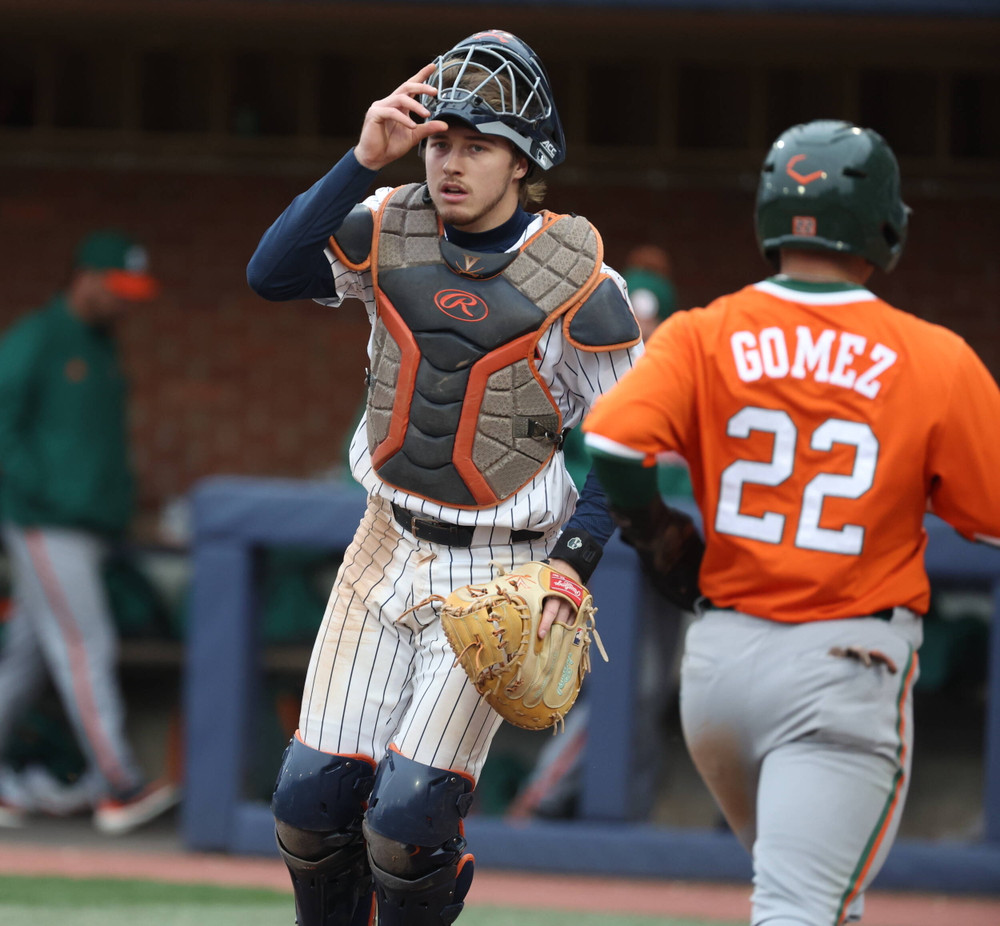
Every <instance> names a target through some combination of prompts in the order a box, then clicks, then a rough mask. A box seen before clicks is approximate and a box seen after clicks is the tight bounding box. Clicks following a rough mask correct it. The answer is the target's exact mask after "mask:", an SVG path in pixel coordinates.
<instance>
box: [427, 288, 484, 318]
mask: <svg viewBox="0 0 1000 926" xmlns="http://www.w3.org/2000/svg"><path fill="white" fill-rule="evenodd" d="M434 305H436V306H437V307H438V308H439V309H440V310H441V311H442V312H444V314H445V315H447V316H448V317H449V318H455V319H458V321H460V322H481V321H482V320H483V319H484V318H486V316H487V315H489V314H490V308H489V306H488V305H487V304H486V303H485V302H483V300H482V299H480V298H479V297H478V296H476V295H474V294H473V293H467V292H466V291H465V290H464V289H442V290H440V291H439V292H437V293H435V294H434Z"/></svg>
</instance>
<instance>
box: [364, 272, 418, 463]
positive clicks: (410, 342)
mask: <svg viewBox="0 0 1000 926" xmlns="http://www.w3.org/2000/svg"><path fill="white" fill-rule="evenodd" d="M376 302H377V304H378V307H379V317H380V318H381V319H382V323H383V324H384V325H385V327H386V330H387V331H388V332H389V334H390V335H392V337H393V340H395V342H396V344H397V345H398V346H399V353H400V362H399V374H398V376H397V377H396V398H395V400H394V401H393V403H392V418H391V419H390V421H389V433H388V434H387V435H386V437H385V439H384V440H383V441H382V442H381V443H380V444H379V445H378V446H377V447H376V448H375V449H374V451H373V452H372V465H373V466H374V467H375V469H376V470H377V469H378V468H379V467H380V466H381V465H382V464H383V463H384V462H385V461H386V460H387V459H388V458H389V457H391V456H392V455H393V454H394V453H396V451H398V450H399V449H400V447H402V446H403V441H404V440H405V439H406V429H407V427H408V426H409V423H410V405H411V404H412V402H413V396H414V395H415V394H416V384H417V369H418V368H419V366H420V348H419V347H418V346H417V341H416V338H414V337H413V332H412V331H410V329H409V328H408V327H407V325H406V323H405V322H404V321H403V319H402V318H401V317H400V315H399V313H398V312H397V311H396V309H395V307H394V306H393V304H392V303H391V302H390V301H389V299H388V297H387V296H386V295H385V293H383V292H381V291H380V292H378V296H377V299H376Z"/></svg>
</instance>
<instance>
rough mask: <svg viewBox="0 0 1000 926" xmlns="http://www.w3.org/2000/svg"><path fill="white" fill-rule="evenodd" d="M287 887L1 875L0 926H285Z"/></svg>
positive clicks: (629, 920) (618, 918)
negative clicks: (269, 889)
mask: <svg viewBox="0 0 1000 926" xmlns="http://www.w3.org/2000/svg"><path fill="white" fill-rule="evenodd" d="M293 923H294V913H293V908H292V898H291V895H290V894H288V893H282V892H278V891H268V890H259V889H249V888H229V887H215V886H211V885H200V884H160V883H156V882H151V881H126V880H112V879H101V880H96V879H94V880H82V879H81V880H77V879H71V878H35V877H26V876H9V875H8V876H3V875H0V926H292V924H293ZM459 923H460V926H725V924H723V923H721V922H720V921H718V920H678V919H666V918H661V917H655V916H625V915H610V914H606V913H572V912H559V911H554V910H541V911H531V910H522V909H514V908H501V907H485V906H484V907H477V906H475V905H470V906H468V907H466V909H465V911H464V912H463V914H462V917H461V919H460V920H459Z"/></svg>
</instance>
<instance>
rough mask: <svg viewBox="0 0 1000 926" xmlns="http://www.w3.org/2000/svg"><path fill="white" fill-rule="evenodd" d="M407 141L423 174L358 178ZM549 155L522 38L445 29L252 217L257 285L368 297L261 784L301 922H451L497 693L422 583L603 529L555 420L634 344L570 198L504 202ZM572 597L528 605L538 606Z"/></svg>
mask: <svg viewBox="0 0 1000 926" xmlns="http://www.w3.org/2000/svg"><path fill="white" fill-rule="evenodd" d="M414 147H418V148H419V150H420V151H421V153H422V156H423V158H424V162H425V171H426V182H425V183H413V184H409V185H406V186H402V187H398V188H396V189H390V188H388V187H382V188H379V189H377V190H376V191H375V193H374V194H372V195H370V196H368V197H365V193H366V191H367V190H368V188H369V187H370V186H371V184H372V181H373V180H374V179H375V177H376V173H377V171H378V170H379V169H381V168H382V167H384V166H385V165H387V164H388V163H390V162H391V161H393V160H395V159H397V158H399V157H401V156H402V155H404V154H407V153H409V152H410V151H411V150H413V149H414ZM564 154H565V142H564V139H563V134H562V128H561V126H560V123H559V118H558V115H557V113H556V109H555V106H554V104H553V102H552V97H551V90H550V87H549V82H548V77H547V76H546V73H545V69H544V67H543V66H542V63H541V61H540V60H539V59H538V58H537V57H536V56H535V54H534V52H533V51H532V50H531V49H530V48H529V47H528V46H527V45H526V44H525V43H524V42H522V41H520V40H519V39H518V38H517V37H515V36H513V35H511V34H510V33H507V32H500V31H492V32H482V33H477V34H476V35H473V36H470V37H469V38H468V39H465V40H463V41H462V42H459V43H458V45H456V46H455V47H454V48H453V49H451V50H450V51H448V52H447V53H446V54H445V55H443V56H442V57H441V58H439V59H438V60H437V61H436V62H435V63H434V64H430V65H428V66H426V67H424V68H422V69H421V70H420V71H419V72H417V74H415V75H414V76H413V77H412V78H411V79H410V80H408V81H405V82H404V83H403V84H401V85H400V86H399V87H398V88H397V89H396V90H395V91H394V92H393V93H391V94H390V95H389V96H388V97H386V98H384V99H382V100H378V101H376V102H375V103H373V104H372V105H371V106H370V107H369V110H368V113H367V115H366V118H365V123H364V126H363V127H362V130H361V136H360V138H359V141H358V144H357V145H356V146H355V147H354V149H352V151H350V152H348V154H347V155H345V157H344V158H342V159H341V161H340V162H339V163H338V164H337V165H335V166H334V168H333V169H332V170H331V171H330V172H329V173H328V174H327V175H326V176H325V177H323V178H322V179H320V180H319V181H318V182H317V183H316V184H315V185H314V186H313V187H312V188H311V189H310V190H308V191H307V192H306V193H303V194H302V195H301V196H299V197H297V198H296V200H295V201H294V202H293V203H292V204H291V205H290V206H289V207H288V209H286V210H285V212H284V213H283V214H282V215H281V216H280V217H279V218H278V220H277V221H276V222H275V223H274V225H272V227H271V228H270V229H269V230H268V231H267V232H266V233H265V235H264V237H263V238H262V240H261V242H260V245H259V246H258V248H257V251H256V252H255V254H254V256H253V259H252V260H251V262H250V266H249V267H248V278H249V280H250V283H251V285H252V286H253V288H254V289H255V290H256V291H257V292H258V293H260V294H261V295H263V296H266V297H267V298H270V299H297V298H313V299H316V300H317V301H320V302H323V303H325V304H328V305H331V306H337V305H339V304H340V302H341V301H342V300H343V299H345V298H348V297H353V298H356V299H359V300H361V301H363V302H364V304H365V307H366V309H367V311H368V317H369V320H370V321H371V324H372V338H371V341H370V344H369V361H370V373H369V388H368V395H367V403H366V410H365V415H364V417H363V420H362V422H361V424H360V426H359V428H358V431H357V433H356V434H355V437H354V440H353V442H352V445H351V450H350V459H351V470H352V473H353V475H354V478H355V479H356V480H357V481H358V482H360V483H361V484H362V485H363V486H364V487H365V488H366V489H367V490H368V494H369V497H368V509H367V512H366V514H365V516H364V519H363V520H362V522H361V525H360V527H359V528H358V532H357V534H356V536H355V540H354V542H353V543H352V544H351V546H350V547H349V549H348V550H347V551H346V553H345V555H344V562H343V566H342V567H341V570H340V573H339V575H338V577H337V582H336V585H335V587H334V590H333V593H332V594H331V597H330V604H329V607H328V608H327V613H326V615H325V617H324V619H323V623H322V626H321V627H320V630H319V634H318V636H317V639H316V645H315V647H314V649H313V655H312V660H311V662H310V666H309V671H308V674H307V677H306V683H305V691H304V695H303V700H302V711H301V715H300V719H299V730H298V733H297V734H296V736H295V738H294V739H293V741H292V743H291V744H290V746H289V748H288V750H287V751H286V753H285V757H284V759H283V761H282V766H281V770H280V772H279V776H278V782H277V785H276V787H275V793H274V800H273V801H272V810H273V811H274V816H275V824H276V831H277V838H278V846H279V850H280V851H281V855H282V858H283V859H284V860H285V863H286V865H287V866H288V869H289V872H290V873H291V877H292V884H293V887H294V890H295V901H296V912H297V915H298V922H299V924H300V926H365V924H368V923H369V922H370V920H371V917H372V916H373V913H374V910H373V903H372V900H373V888H374V893H375V894H377V909H378V921H379V924H380V926H447V924H449V923H451V922H453V921H454V919H455V918H456V917H457V916H458V915H459V913H460V911H461V910H462V905H463V898H464V897H465V894H466V892H467V891H468V889H469V884H470V882H471V879H472V872H473V865H472V856H471V854H469V853H468V852H467V851H466V842H465V839H464V837H463V835H462V819H463V817H464V816H465V814H466V813H467V811H468V809H469V805H470V804H471V802H472V799H473V788H474V786H475V782H476V779H477V778H478V777H479V774H480V771H481V770H482V767H483V764H484V762H485V761H486V755H487V752H488V750H489V746H490V742H491V740H492V738H493V736H494V734H495V733H496V731H497V729H498V727H499V725H500V723H501V719H500V716H499V715H498V714H497V713H495V712H494V711H493V709H492V708H491V707H490V706H489V705H488V704H487V703H486V702H485V701H484V700H483V699H482V698H481V697H480V695H479V693H478V692H477V691H476V689H475V687H474V686H473V685H472V683H471V682H470V681H469V678H468V677H467V676H466V674H465V672H464V670H463V669H462V668H461V667H460V666H457V667H456V666H455V661H454V654H453V653H452V651H451V648H450V647H449V644H448V642H447V638H446V637H445V634H444V631H443V630H442V628H441V622H440V620H439V618H438V611H437V608H438V605H437V604H436V603H435V601H434V598H435V596H437V597H439V598H440V596H447V595H448V593H449V592H450V591H451V590H452V589H454V588H456V587H458V586H461V585H465V584H466V583H471V584H475V585H483V584H485V583H486V582H488V581H489V580H491V579H492V578H493V577H494V572H495V567H494V563H496V564H499V565H500V566H501V567H503V568H504V569H505V570H511V569H513V568H514V567H515V566H517V565H519V564H523V563H526V562H529V561H531V560H538V559H543V558H546V557H548V558H549V562H550V564H551V565H552V567H553V568H555V569H558V570H560V572H562V573H565V574H566V575H569V576H570V577H571V578H572V579H574V580H581V581H586V580H587V579H588V578H589V576H590V573H591V572H592V570H593V568H594V567H595V566H596V564H597V559H598V557H599V554H600V550H601V546H602V544H603V542H604V541H606V540H607V538H608V537H609V536H610V535H611V532H612V531H613V530H614V524H613V522H612V520H611V517H610V515H609V514H608V511H607V506H606V502H605V499H604V494H603V492H602V491H601V490H600V487H599V486H598V485H597V483H596V481H591V483H589V487H588V484H585V485H584V487H583V490H582V491H581V493H580V496H579V499H578V498H577V491H576V489H575V487H574V485H573V481H572V479H571V478H570V475H569V473H568V471H567V469H566V465H565V462H564V460H563V453H562V451H561V446H562V433H563V431H564V429H566V428H572V427H574V426H575V425H577V424H578V423H579V422H580V421H581V420H582V418H583V415H584V414H585V413H586V411H587V410H588V409H589V407H590V406H591V405H592V403H593V400H594V398H595V397H596V395H598V394H599V393H600V392H602V391H604V390H605V389H608V388H610V387H611V386H612V385H614V383H615V382H616V381H617V379H618V377H619V375H621V374H623V373H624V372H625V371H626V370H628V369H630V368H631V366H632V363H633V360H634V359H635V358H636V357H637V356H638V354H639V353H640V352H641V343H640V334H639V326H638V323H637V322H636V320H635V317H634V315H633V314H632V311H631V307H630V305H629V303H628V300H627V298H626V296H625V294H624V285H623V283H622V281H621V278H620V277H619V276H618V275H617V274H615V273H614V271H612V270H610V269H609V268H608V267H606V266H605V265H604V262H603V259H602V254H603V247H602V245H601V241H600V237H599V236H598V234H597V232H596V229H594V228H593V226H592V225H591V224H590V223H589V222H588V221H587V220H586V219H584V218H582V217H580V216H557V215H553V214H552V213H549V212H541V213H534V212H529V211H527V210H526V209H525V206H526V205H528V204H529V203H531V202H535V201H537V198H538V195H539V193H540V190H539V188H538V184H537V183H536V180H537V179H538V178H537V171H540V170H547V169H548V168H550V167H552V166H554V165H556V164H558V163H559V162H560V161H561V160H562V159H563V156H564ZM560 609H566V610H567V611H568V609H569V606H568V604H566V602H563V601H559V600H557V599H549V601H547V602H546V603H545V604H544V611H543V615H544V616H543V621H542V627H541V628H540V631H539V633H544V632H545V628H546V622H548V626H551V621H552V620H553V619H556V618H557V617H558V616H559V611H560Z"/></svg>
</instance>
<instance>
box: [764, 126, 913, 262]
mask: <svg viewBox="0 0 1000 926" xmlns="http://www.w3.org/2000/svg"><path fill="white" fill-rule="evenodd" d="M909 213H910V209H909V207H908V206H906V204H905V203H904V202H903V200H902V199H901V198H900V191H899V165H898V164H897V163H896V157H895V155H894V154H893V153H892V149H891V148H890V147H889V145H888V144H886V142H885V139H883V138H882V136H881V135H879V134H878V133H877V132H874V131H872V130H871V129H863V128H860V127H859V126H856V125H852V124H851V123H849V122H839V121H834V120H829V119H823V120H818V121H816V122H809V123H806V124H805V125H796V126H793V127H792V128H790V129H788V130H787V131H785V132H783V133H782V134H781V135H780V136H779V137H778V139H777V141H775V143H774V144H773V145H772V146H771V150H770V151H769V152H768V154H767V157H766V158H765V159H764V166H763V169H762V170H761V175H760V185H759V186H758V188H757V215H756V218H757V242H758V244H759V246H760V249H761V252H762V253H763V254H764V256H765V257H766V258H768V259H769V260H770V261H772V262H774V263H776V261H777V256H778V248H802V249H807V250H828V251H838V252H841V253H846V254H858V255H860V256H861V257H864V258H865V259H866V260H868V261H870V262H871V263H873V264H874V265H875V266H876V267H880V268H881V269H882V270H885V271H886V272H888V271H890V270H892V268H893V267H895V266H896V262H897V261H898V260H899V256H900V254H901V253H902V252H903V245H904V244H905V243H906V226H907V221H908V218H909Z"/></svg>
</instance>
